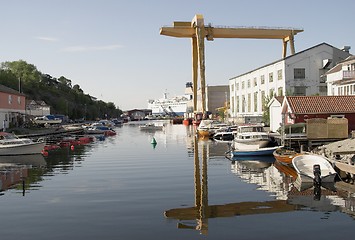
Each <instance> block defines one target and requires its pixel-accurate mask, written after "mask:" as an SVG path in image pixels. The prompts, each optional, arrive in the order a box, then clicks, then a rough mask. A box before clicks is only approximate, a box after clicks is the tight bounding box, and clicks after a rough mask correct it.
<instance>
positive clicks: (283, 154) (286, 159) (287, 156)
mask: <svg viewBox="0 0 355 240" xmlns="http://www.w3.org/2000/svg"><path fill="white" fill-rule="evenodd" d="M299 154H300V153H298V152H296V151H294V150H291V149H287V148H283V147H279V148H277V149H276V150H275V151H274V152H273V155H274V157H275V159H276V160H277V161H279V162H280V163H282V164H286V165H292V159H293V158H294V157H295V156H297V155H299Z"/></svg>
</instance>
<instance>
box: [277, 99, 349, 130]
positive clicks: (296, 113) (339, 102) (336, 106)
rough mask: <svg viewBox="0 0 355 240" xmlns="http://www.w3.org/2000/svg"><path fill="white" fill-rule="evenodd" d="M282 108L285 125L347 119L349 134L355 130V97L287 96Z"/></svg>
mask: <svg viewBox="0 0 355 240" xmlns="http://www.w3.org/2000/svg"><path fill="white" fill-rule="evenodd" d="M281 108H282V110H281V115H282V116H284V117H283V118H284V124H295V123H303V122H306V120H308V119H314V118H323V119H328V118H346V119H348V130H349V132H351V131H353V130H355V96H286V97H285V98H284V99H283V102H282V106H281ZM281 123H282V122H279V123H278V124H281Z"/></svg>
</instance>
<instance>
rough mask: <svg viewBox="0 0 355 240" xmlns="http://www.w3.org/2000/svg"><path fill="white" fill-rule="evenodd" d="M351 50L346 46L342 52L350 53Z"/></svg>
mask: <svg viewBox="0 0 355 240" xmlns="http://www.w3.org/2000/svg"><path fill="white" fill-rule="evenodd" d="M350 48H351V47H350V46H344V47H343V48H342V49H341V50H342V51H344V52H347V53H349V50H350Z"/></svg>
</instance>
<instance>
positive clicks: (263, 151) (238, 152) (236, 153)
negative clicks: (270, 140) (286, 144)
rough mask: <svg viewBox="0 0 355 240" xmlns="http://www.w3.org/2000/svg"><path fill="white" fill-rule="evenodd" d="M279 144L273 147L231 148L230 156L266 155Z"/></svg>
mask: <svg viewBox="0 0 355 240" xmlns="http://www.w3.org/2000/svg"><path fill="white" fill-rule="evenodd" d="M279 147H280V146H275V147H264V148H258V149H233V150H232V151H231V153H232V157H240V156H267V155H270V156H271V155H272V153H273V152H274V151H275V150H276V149H277V148H279Z"/></svg>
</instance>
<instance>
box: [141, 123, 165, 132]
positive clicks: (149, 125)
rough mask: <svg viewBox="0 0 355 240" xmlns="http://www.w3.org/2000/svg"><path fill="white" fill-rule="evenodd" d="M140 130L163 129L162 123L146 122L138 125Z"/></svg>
mask: <svg viewBox="0 0 355 240" xmlns="http://www.w3.org/2000/svg"><path fill="white" fill-rule="evenodd" d="M139 129H140V130H147V131H155V130H163V129H164V125H156V124H154V123H147V124H144V125H142V126H139Z"/></svg>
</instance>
